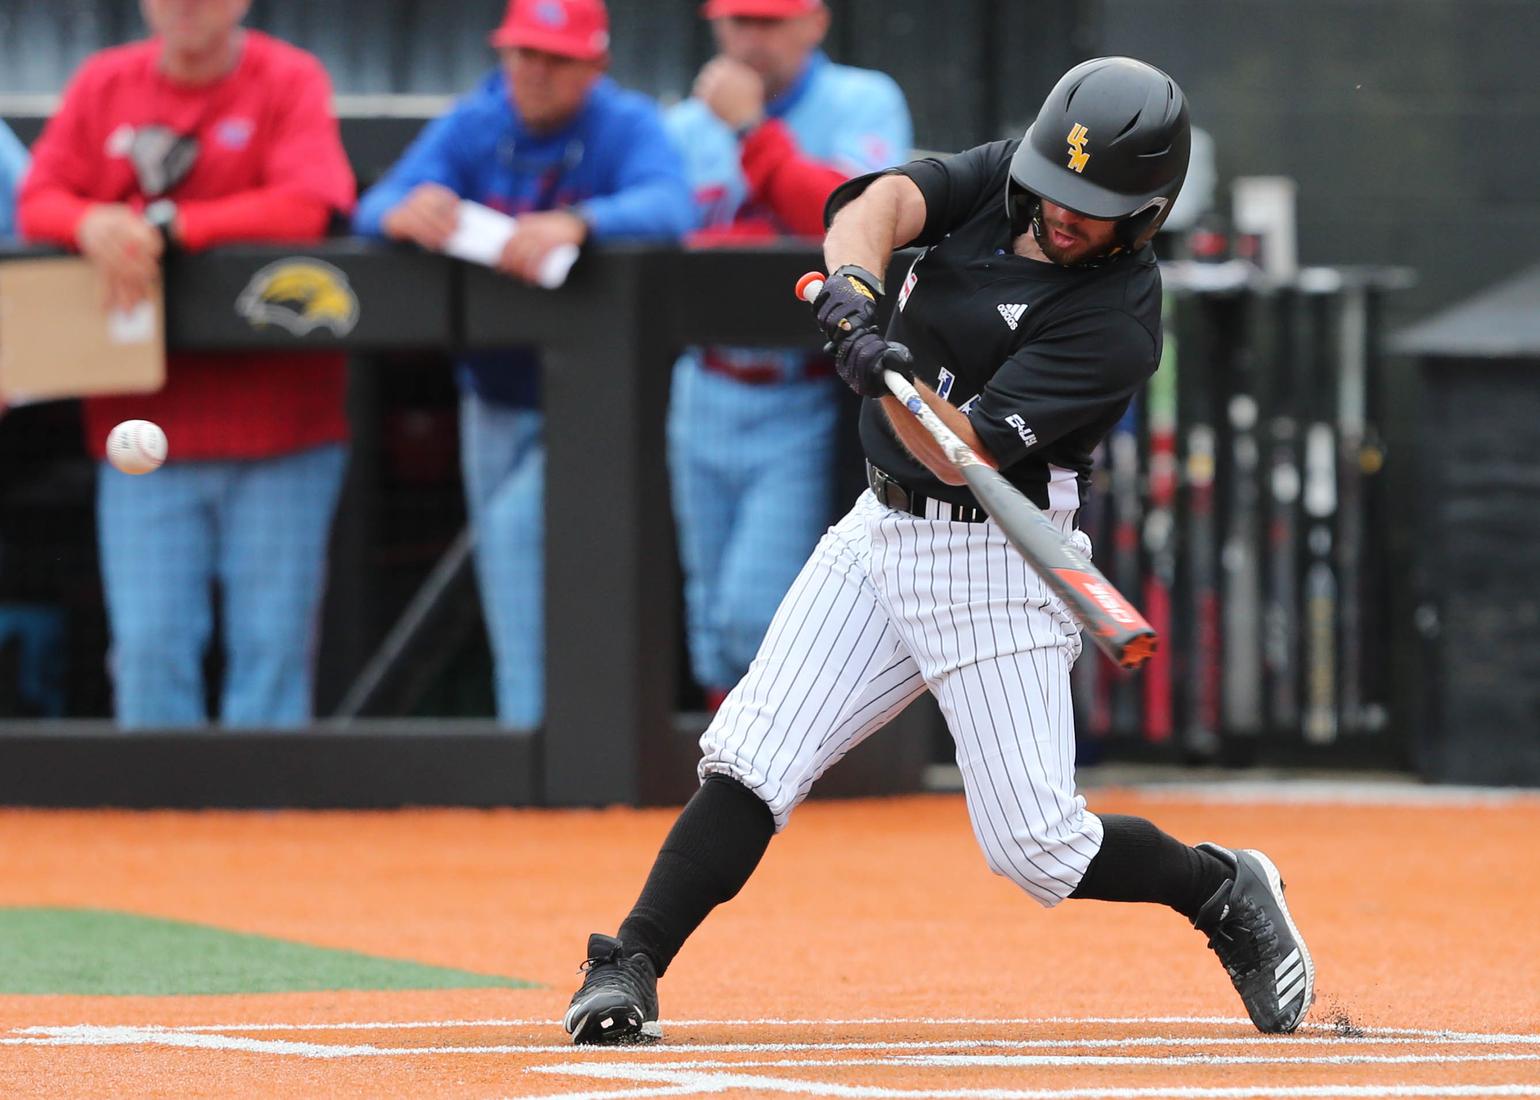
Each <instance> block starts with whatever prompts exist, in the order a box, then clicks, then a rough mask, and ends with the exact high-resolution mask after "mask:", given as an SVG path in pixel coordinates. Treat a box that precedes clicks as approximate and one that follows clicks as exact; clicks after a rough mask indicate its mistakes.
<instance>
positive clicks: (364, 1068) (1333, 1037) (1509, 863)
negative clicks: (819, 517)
mask: <svg viewBox="0 0 1540 1100" xmlns="http://www.w3.org/2000/svg"><path fill="white" fill-rule="evenodd" d="M1365 790H1368V791H1369V793H1370V794H1371V795H1372V794H1373V790H1372V788H1370V789H1365V788H1355V789H1354V791H1357V792H1359V793H1362V792H1363V791H1365ZM1396 790H1397V791H1399V792H1400V793H1401V794H1404V795H1405V796H1406V798H1407V799H1409V800H1410V801H1407V800H1403V799H1401V798H1399V797H1397V798H1395V799H1390V800H1386V799H1385V798H1384V797H1383V794H1382V795H1381V796H1379V797H1364V798H1357V796H1356V795H1355V794H1354V793H1353V792H1349V793H1346V794H1337V795H1333V796H1331V797H1329V798H1323V799H1316V798H1313V797H1306V798H1300V797H1299V791H1298V789H1297V788H1287V787H1275V788H1256V789H1254V790H1252V791H1249V792H1248V791H1241V792H1238V793H1237V792H1233V791H1232V793H1231V796H1230V797H1212V796H1207V795H1205V794H1203V793H1202V792H1197V793H1194V790H1193V789H1192V788H1185V789H1183V790H1182V791H1179V792H1168V793H1160V792H1158V791H1146V792H1144V793H1139V792H1134V791H1127V790H1122V791H1120V790H1093V791H1091V792H1089V799H1090V804H1091V807H1092V808H1093V809H1096V810H1102V811H1111V812H1124V813H1140V814H1144V815H1147V816H1149V817H1151V818H1153V819H1154V820H1155V821H1157V822H1158V823H1159V824H1161V825H1162V826H1163V827H1164V828H1166V829H1167V831H1169V832H1172V833H1173V834H1175V835H1176V836H1178V837H1180V838H1182V839H1184V840H1187V841H1189V842H1194V841H1197V840H1202V839H1209V838H1211V839H1214V840H1217V841H1219V842H1220V843H1224V844H1228V845H1236V846H1245V847H1259V848H1262V849H1264V850H1265V851H1267V852H1268V853H1269V854H1270V855H1271V856H1272V857H1273V859H1274V860H1275V861H1276V862H1277V864H1278V865H1279V867H1280V868H1281V869H1282V871H1283V874H1284V877H1285V879H1286V881H1287V882H1288V886H1289V899H1290V902H1291V907H1292V909H1293V912H1294V916H1295V919H1296V921H1297V922H1298V924H1299V925H1300V928H1301V931H1302V932H1303V933H1304V935H1305V937H1306V938H1307V941H1308V943H1309V946H1310V948H1311V950H1312V952H1313V954H1314V956H1315V961H1316V975H1317V978H1316V987H1317V998H1316V1005H1315V1007H1314V1009H1313V1010H1312V1011H1311V1014H1310V1017H1309V1020H1308V1022H1307V1024H1306V1026H1305V1027H1304V1028H1302V1029H1301V1030H1300V1031H1299V1032H1298V1033H1296V1034H1295V1035H1293V1036H1286V1037H1264V1036H1260V1035H1258V1034H1256V1033H1255V1031H1254V1030H1253V1029H1252V1028H1251V1026H1250V1025H1249V1023H1247V1022H1246V1020H1245V1017H1244V1013H1243V1011H1242V1010H1241V1007H1240V1003H1239V1001H1238V999H1237V998H1236V997H1235V995H1234V993H1233V992H1232V991H1231V989H1230V986H1229V983H1228V981H1227V980H1226V978H1225V975H1224V973H1223V971H1222V970H1221V969H1220V967H1219V965H1218V963H1217V962H1216V960H1215V959H1214V958H1213V956H1212V955H1211V954H1210V953H1209V952H1208V950H1207V949H1206V948H1205V946H1204V944H1203V941H1202V938H1201V937H1200V936H1199V935H1198V934H1197V933H1195V932H1194V931H1192V930H1191V929H1190V928H1189V927H1187V926H1186V924H1185V922H1184V921H1183V920H1182V919H1181V918H1180V917H1178V916H1176V915H1175V914H1173V913H1171V912H1169V911H1167V910H1164V909H1161V908H1158V907H1156V906H1150V905H1111V904H1106V903H1100V902H1068V903H1066V904H1064V905H1062V906H1060V907H1059V908H1058V909H1057V910H1054V911H1051V912H1050V911H1045V910H1042V909H1039V908H1038V907H1037V906H1036V905H1035V904H1033V903H1032V902H1031V901H1030V900H1028V899H1027V898H1026V896H1025V895H1023V894H1022V893H1020V892H1019V891H1018V890H1017V889H1016V888H1015V887H1013V886H1011V885H1010V884H1009V883H1007V882H1005V881H1004V880H1002V879H998V878H994V877H992V876H991V875H990V874H989V873H988V872H987V871H986V869H985V867H984V863H983V859H982V858H981V856H980V855H979V854H978V852H977V851H976V849H975V847H974V843H973V839H972V834H971V831H970V829H969V826H968V821H967V817H966V814H965V811H964V808H963V803H962V800H961V798H960V796H952V795H936V796H924V797H914V798H902V799H890V800H877V801H866V802H845V803H827V802H824V803H819V802H815V803H810V804H808V805H806V806H803V807H802V808H801V809H799V810H798V811H797V813H796V814H795V815H793V818H792V823H791V826H790V827H789V828H788V829H787V831H786V832H785V833H784V834H782V836H780V837H779V838H778V839H777V840H776V841H775V842H774V843H773V844H772V845H771V848H770V852H769V854H768V856H767V857H766V859H765V862H764V864H763V865H762V866H761V868H760V870H759V873H758V874H757V875H756V876H755V877H754V879H753V881H752V882H750V884H749V886H748V887H747V888H746V889H745V891H744V892H743V894H742V895H741V896H740V897H739V898H738V899H737V900H735V901H733V902H731V903H729V904H728V905H726V906H725V907H723V908H721V909H719V910H718V911H717V912H716V913H715V914H714V915H713V916H712V918H711V919H710V920H708V921H707V922H706V924H705V925H704V926H703V927H702V929H701V930H700V931H699V932H698V933H697V934H696V936H695V937H694V938H693V939H692V940H691V941H690V943H689V944H688V945H687V946H686V948H685V951H684V953H683V954H682V955H681V956H680V957H679V959H678V960H677V961H676V963H675V964H674V966H673V968H672V969H671V970H670V972H669V973H668V975H667V977H666V978H665V979H664V981H663V983H662V986H661V996H662V1005H663V1029H664V1042H663V1043H661V1044H658V1045H655V1046H650V1047H630V1048H620V1049H609V1050H595V1049H591V1048H581V1049H580V1048H573V1047H571V1046H570V1045H568V1043H567V1042H566V1037H565V1035H564V1034H563V1033H562V1031H561V1028H560V1026H559V1024H558V1023H557V1022H556V1021H557V1020H558V1019H559V1018H560V1016H561V1013H562V1011H563V1010H564V1009H565V1007H566V1003H567V999H568V997H569V996H570V995H571V992H572V990H573V989H574V988H575V986H576V983H577V981H578V977H577V973H576V970H577V964H578V962H579V961H580V960H581V958H582V955H583V947H584V942H585V938H586V934H587V933H588V932H589V931H591V930H605V931H613V929H614V926H615V924H616V923H617V921H618V920H619V918H620V917H621V915H622V914H623V913H624V911H625V910H626V908H627V907H628V906H629V904H630V903H631V901H632V900H633V899H634V898H635V895H636V892H637V889H638V887H639V886H640V884H641V881H642V878H643V876H644V874H645V872H646V870H647V867H648V866H649V863H650V861H651V858H652V855H653V853H654V851H655V850H656V848H657V845H658V843H659V842H660V840H661V839H662V837H663V835H664V833H665V832H666V831H667V829H668V826H669V824H670V823H671V821H672V819H673V811H671V810H661V811H644V812H635V811H625V810H604V811H592V812H583V811H570V812H569V811H538V810H518V811H501V812H477V811H412V812H399V813H275V814H264V813H250V814H228V813H201V814H180V813H176V814H174V813H148V814H128V813H104V812H91V813H53V812H28V811H4V812H0V905H4V906H60V907H84V906H90V907H97V908H105V909H116V910H123V911H127V912H133V913H140V914H148V915H153V916H159V917H169V918H176V919H179V920H187V921H195V922H201V923H205V924H212V925H218V926H220V927H223V928H228V929H232V930H237V931H242V932H252V933H260V934H263V935H267V936H275V937H283V938H288V939H293V940H299V941H302V942H305V943H309V944H316V945H320V946H324V947H334V948H346V949H351V950H355V951H363V952H368V953H372V954H378V955H388V956H394V957H399V958H405V959H413V960H417V961H419V962H425V963H431V964H436V965H442V966H448V967H457V968H463V969H469V970H475V971H485V972H492V973H499V974H506V975H510V976H514V977H519V978H524V979H528V980H530V981H533V982H538V983H540V984H541V986H542V988H536V989H517V990H515V989H488V990H477V989H469V990H452V991H447V990H446V991H441V992H440V991H430V992H390V993H378V992H376V993H367V992H337V993H320V994H317V993H285V994H264V995H260V996H257V995H253V996H221V997H61V996H25V997H24V996H5V997H0V1095H4V1096H6V1097H16V1096H48V1097H194V1096H197V1097H234V1096H260V1097H321V1096H326V1097H332V1096H368V1097H468V1098H488V1100H490V1098H496V1097H512V1096H562V1097H568V1098H573V1097H613V1098H622V1097H652V1096H693V1095H711V1094H721V1095H727V1096H735V1097H736V1096H783V1095H802V1096H848V1097H919V1096H934V1097H978V1098H980V1100H985V1098H994V1100H1004V1098H1008V1097H1064V1098H1068V1097H1146V1096H1148V1097H1208V1096H1215V1097H1217V1096H1225V1097H1230V1096H1237V1097H1238V1096H1280V1097H1287V1096H1300V1097H1306V1096H1308V1097H1317V1096H1540V931H1537V927H1540V921H1537V920H1536V916H1535V912H1534V910H1535V902H1536V900H1537V898H1540V798H1537V797H1536V796H1534V795H1512V796H1503V795H1496V794H1492V795H1480V794H1475V795H1470V796H1462V795H1459V794H1458V793H1449V792H1439V791H1432V792H1428V793H1427V794H1426V795H1420V794H1419V793H1418V791H1417V790H1416V789H1412V788H1396Z"/></svg>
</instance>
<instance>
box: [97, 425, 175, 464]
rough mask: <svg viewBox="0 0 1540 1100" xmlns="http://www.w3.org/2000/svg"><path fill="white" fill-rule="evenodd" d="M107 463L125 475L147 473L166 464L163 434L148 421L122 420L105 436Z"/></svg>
mask: <svg viewBox="0 0 1540 1100" xmlns="http://www.w3.org/2000/svg"><path fill="white" fill-rule="evenodd" d="M107 461H108V462H110V463H112V464H113V465H114V466H116V467H117V468H118V469H120V470H122V471H123V472H124V473H125V474H147V473H149V472H150V471H151V470H154V469H157V468H158V467H159V466H160V464H161V463H162V462H164V461H166V433H165V432H163V431H161V430H160V425H159V424H155V423H152V422H150V421H148V420H125V421H123V423H121V424H119V425H118V426H117V427H116V428H113V429H112V431H110V432H108V433H107Z"/></svg>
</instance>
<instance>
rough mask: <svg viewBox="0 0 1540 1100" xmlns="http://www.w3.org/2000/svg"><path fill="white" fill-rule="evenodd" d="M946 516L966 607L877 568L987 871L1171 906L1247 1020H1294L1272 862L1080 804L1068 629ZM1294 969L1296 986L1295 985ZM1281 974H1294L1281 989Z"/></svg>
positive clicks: (1059, 611)
mask: <svg viewBox="0 0 1540 1100" xmlns="http://www.w3.org/2000/svg"><path fill="white" fill-rule="evenodd" d="M1050 515H1051V516H1055V518H1057V519H1058V520H1059V521H1060V522H1061V523H1064V524H1067V523H1068V522H1069V521H1070V515H1069V513H1058V514H1055V513H1050ZM921 522H923V521H921ZM888 526H890V527H892V528H893V529H894V531H895V534H894V541H895V542H896V543H898V544H900V545H901V544H903V543H905V542H908V543H914V542H916V541H918V542H920V543H922V544H923V542H924V540H925V538H926V534H927V533H926V532H924V531H919V530H917V531H909V530H907V528H909V527H912V526H913V524H912V523H911V522H910V521H908V520H907V519H904V518H899V519H895V520H893V521H890V524H889V525H888ZM951 526H952V529H951V530H948V532H947V540H948V542H949V543H951V544H952V547H953V552H952V553H951V554H949V555H948V557H949V560H950V562H951V564H952V569H953V572H954V573H955V572H956V571H957V570H958V569H961V570H963V571H964V572H965V573H966V575H967V578H968V583H967V584H966V585H965V586H962V588H961V589H960V591H962V592H964V593H966V595H965V596H963V597H962V601H963V602H961V603H959V604H956V605H951V604H950V603H949V601H950V600H951V599H952V597H951V596H950V595H948V594H947V593H948V592H950V591H952V589H949V588H948V587H947V586H945V585H939V586H938V585H936V584H935V583H933V578H931V577H930V576H927V575H926V573H925V572H924V571H923V570H921V571H918V572H916V571H913V570H911V571H907V572H906V571H904V570H891V571H885V572H883V573H882V574H881V575H880V583H882V584H883V585H884V586H885V588H886V589H887V590H888V591H889V592H890V598H891V599H892V600H893V602H894V604H895V606H902V607H905V608H907V609H910V611H911V613H910V614H905V615H901V616H900V617H899V619H898V622H899V623H900V626H901V629H904V630H905V631H906V636H907V633H908V632H909V631H916V632H921V633H920V637H919V638H911V639H910V642H911V647H912V648H914V649H915V650H916V655H917V657H919V658H920V660H921V663H922V667H924V668H926V669H927V670H929V671H930V672H931V673H932V674H933V675H934V677H935V679H936V684H935V689H934V690H935V692H936V696H937V699H938V701H939V703H940V705H941V709H942V712H943V714H945V715H946V718H947V724H948V727H949V728H950V729H951V730H952V733H953V736H954V738H955V740H956V742H957V759H958V765H959V767H960V769H961V771H962V775H963V782H964V787H965V790H966V793H967V802H968V810H969V816H970V818H971V819H972V821H973V827H974V833H975V836H976V837H977V838H978V841H979V845H980V847H981V848H982V849H983V851H984V853H985V857H986V859H987V860H988V862H989V865H990V867H991V868H992V869H993V870H995V871H996V872H997V873H998V874H1001V875H1005V876H1006V877H1008V878H1010V879H1011V880H1012V881H1014V882H1016V883H1017V884H1018V885H1020V886H1021V887H1022V889H1023V890H1025V891H1026V892H1027V893H1028V894H1030V895H1031V896H1032V897H1034V898H1035V899H1037V900H1038V901H1039V902H1041V903H1042V904H1044V905H1048V906H1052V905H1056V904H1058V902H1060V901H1062V900H1063V899H1065V898H1077V899H1079V898H1088V899H1098V900H1107V901H1124V902H1135V901H1138V902H1154V903H1158V904H1162V905H1166V906H1169V907H1170V908H1172V909H1175V910H1176V911H1177V912H1179V913H1181V914H1182V915H1183V916H1185V917H1186V918H1187V919H1188V920H1189V921H1192V922H1194V923H1195V924H1196V925H1197V927H1198V928H1199V929H1200V930H1202V931H1204V932H1206V933H1207V934H1208V935H1209V937H1210V943H1211V945H1212V946H1214V947H1215V949H1216V950H1217V951H1218V952H1219V954H1220V956H1221V958H1222V959H1224V961H1225V962H1226V966H1227V968H1230V969H1231V973H1232V977H1233V978H1234V980H1235V984H1236V988H1237V989H1238V990H1240V991H1241V994H1242V999H1243V1000H1244V1001H1245V1003H1246V1006H1247V1009H1248V1011H1250V1013H1251V1015H1252V1019H1253V1021H1254V1022H1255V1023H1256V1024H1257V1026H1258V1027H1259V1028H1260V1029H1262V1030H1264V1031H1287V1030H1292V1029H1293V1027H1295V1026H1297V1024H1298V1022H1299V1019H1300V1018H1301V1017H1302V1016H1303V1007H1302V1006H1308V1003H1309V995H1310V993H1311V990H1310V989H1309V988H1308V983H1309V982H1310V980H1311V974H1310V969H1309V968H1310V962H1309V954H1308V952H1307V951H1306V950H1305V948H1304V944H1303V942H1302V941H1299V939H1298V935H1297V932H1295V931H1294V929H1293V925H1292V921H1291V920H1290V918H1289V916H1288V912H1287V909H1286V908H1284V907H1283V897H1282V885H1281V883H1280V882H1278V881H1277V876H1276V870H1275V869H1273V868H1272V865H1271V863H1269V862H1268V861H1267V859H1266V857H1265V856H1261V855H1260V853H1246V852H1242V853H1229V852H1227V851H1225V850H1224V849H1219V848H1216V847H1214V846H1209V845H1202V846H1199V847H1197V848H1193V847H1189V846H1188V845H1186V844H1183V843H1181V842H1180V841H1178V840H1176V839H1175V838H1173V837H1171V836H1168V835H1167V834H1166V833H1164V832H1162V831H1161V830H1160V829H1159V828H1157V827H1156V826H1155V825H1153V824H1152V823H1151V822H1149V821H1146V820H1144V819H1142V818H1137V817H1130V816H1125V815H1110V814H1109V815H1106V816H1104V817H1098V816H1097V815H1095V814H1092V813H1091V812H1089V811H1088V810H1087V809H1086V808H1085V800H1084V798H1083V797H1081V796H1080V795H1079V794H1078V793H1077V791H1076V789H1075V781H1074V751H1075V739H1074V713H1073V708H1072V702H1071V695H1070V680H1069V673H1070V668H1071V666H1072V664H1073V663H1074V660H1075V658H1076V656H1077V655H1078V653H1079V650H1080V642H1079V638H1078V631H1077V629H1076V627H1075V625H1074V623H1073V622H1072V621H1071V619H1070V617H1069V615H1068V613H1067V612H1066V611H1065V610H1064V608H1063V605H1062V604H1061V603H1060V602H1059V601H1058V600H1057V599H1056V598H1054V597H1053V596H1052V594H1051V593H1049V592H1048V591H1047V590H1046V588H1045V587H1044V586H1043V584H1042V581H1041V579H1040V578H1039V577H1038V576H1037V574H1036V573H1035V572H1034V571H1032V570H1031V569H1030V567H1028V566H1027V565H1026V563H1025V562H1024V561H1023V560H1022V559H1021V558H1020V557H1019V556H1017V555H1015V554H1014V553H1012V552H1010V551H1009V549H1008V547H1007V546H1006V545H1005V543H1004V540H1003V538H1001V537H1000V536H999V534H998V532H997V531H996V530H995V529H994V527H993V525H992V524H990V525H974V526H973V527H972V528H971V529H968V530H959V529H958V528H960V527H961V526H962V525H951ZM929 534H930V535H932V536H934V535H935V530H934V525H932V529H931V530H930V532H929ZM877 552H878V553H879V555H880V554H881V553H882V546H881V545H879V547H878V551H877ZM912 553H913V551H912V550H911V551H910V554H911V556H912ZM953 623H957V624H962V626H961V628H960V629H951V628H950V624H953ZM1227 906H1228V908H1227ZM1296 947H1297V949H1298V954H1297V955H1294V954H1292V953H1293V952H1294V950H1295V948H1296ZM1268 960H1270V961H1268ZM1232 962H1233V963H1234V964H1235V966H1233V967H1232V965H1231V964H1232ZM1237 968H1239V969H1238V970H1237ZM1268 968H1271V969H1268ZM1264 971H1265V973H1264ZM1296 971H1303V974H1296ZM1237 974H1239V975H1240V976H1237ZM1296 977H1300V978H1302V979H1303V981H1304V983H1305V985H1304V986H1302V988H1301V989H1300V990H1299V991H1298V992H1295V991H1294V990H1293V988H1292V986H1293V984H1294V983H1293V981H1292V979H1294V978H1296ZM1284 978H1287V979H1290V980H1291V981H1290V982H1289V983H1288V984H1284V985H1280V984H1279V979H1284ZM1301 994H1303V996H1301ZM1285 1002H1286V1003H1285ZM1296 1009H1298V1011H1297V1012H1296V1011H1295V1010H1296Z"/></svg>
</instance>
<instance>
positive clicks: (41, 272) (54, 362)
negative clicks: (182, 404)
mask: <svg viewBox="0 0 1540 1100" xmlns="http://www.w3.org/2000/svg"><path fill="white" fill-rule="evenodd" d="M102 298H103V282H102V277H101V275H100V274H99V273H98V272H97V270H96V268H95V267H94V266H93V265H92V264H91V263H90V262H89V261H87V260H85V259H83V258H81V257H79V256H59V257H47V258H39V259H25V260H7V261H5V262H0V401H7V402H12V403H15V402H19V401H36V400H42V399H44V398H50V397H81V396H86V395H90V394H104V393H149V392H152V391H154V390H158V389H160V388H161V387H162V386H164V385H165V383H166V317H165V300H164V296H163V292H162V290H161V288H160V286H159V285H157V286H156V288H155V292H154V294H153V296H152V297H151V299H150V300H149V301H146V302H144V303H141V305H140V306H139V308H137V309H135V310H131V311H123V310H116V311H112V312H110V313H109V312H108V311H107V310H106V309H105V308H104V307H103V306H102Z"/></svg>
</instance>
